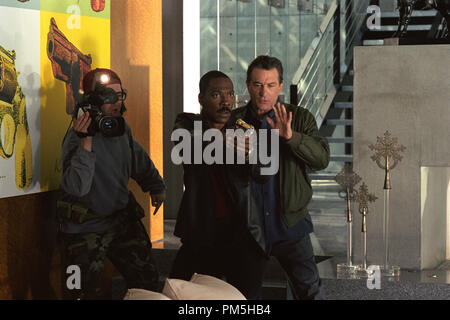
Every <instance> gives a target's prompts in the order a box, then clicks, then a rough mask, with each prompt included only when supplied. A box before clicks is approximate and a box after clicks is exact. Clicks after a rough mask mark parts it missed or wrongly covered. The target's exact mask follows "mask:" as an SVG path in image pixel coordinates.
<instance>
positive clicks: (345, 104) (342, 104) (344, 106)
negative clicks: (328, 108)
mask: <svg viewBox="0 0 450 320" xmlns="http://www.w3.org/2000/svg"><path fill="white" fill-rule="evenodd" d="M334 107H335V108H340V109H353V102H335V103H334Z"/></svg>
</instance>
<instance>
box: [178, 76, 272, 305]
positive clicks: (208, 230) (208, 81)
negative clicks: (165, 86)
mask: <svg viewBox="0 0 450 320" xmlns="http://www.w3.org/2000/svg"><path fill="white" fill-rule="evenodd" d="M198 100H199V102H200V105H201V106H202V110H201V113H200V114H193V113H182V114H179V115H178V117H177V119H176V122H175V127H174V132H173V136H174V135H175V134H176V133H180V137H181V136H182V135H183V133H185V134H186V135H187V138H186V140H187V141H185V140H184V139H183V141H179V142H178V143H176V146H175V147H174V150H175V151H173V152H172V160H174V152H175V153H177V151H180V150H179V146H181V145H182V144H184V143H186V142H188V145H190V146H191V147H192V149H193V150H191V149H189V150H183V153H185V154H183V156H186V154H187V153H189V152H190V156H187V157H186V158H185V161H183V169H184V187H185V190H184V194H183V198H182V201H181V205H180V209H179V212H178V217H177V222H176V226H175V232H174V233H175V235H176V236H178V237H180V238H181V241H182V246H181V248H180V249H179V251H178V253H177V256H176V258H175V261H174V264H173V267H172V270H171V273H170V277H171V278H180V279H184V280H190V278H191V276H192V275H193V274H194V272H196V273H201V274H208V275H212V276H215V277H218V278H221V277H225V279H226V281H227V282H229V283H230V284H232V285H233V286H235V287H236V288H237V289H238V290H240V291H241V292H242V293H243V294H244V295H245V296H246V297H247V299H256V298H258V297H259V296H260V292H259V291H260V287H259V286H258V284H259V280H260V279H259V275H257V274H255V273H254V272H253V269H254V267H255V266H258V265H260V264H262V263H263V262H262V260H265V259H266V256H265V254H264V252H263V250H261V248H260V246H258V243H257V242H263V239H262V235H261V234H260V229H258V228H254V229H251V227H250V228H249V226H252V225H255V226H256V225H259V222H253V223H249V221H250V222H251V221H252V220H254V217H251V216H250V217H249V216H247V213H248V211H247V205H248V201H249V200H251V199H250V197H249V192H250V188H249V187H250V184H249V181H251V179H252V177H255V179H258V174H257V172H255V171H257V170H258V168H257V167H256V166H250V165H248V164H243V165H228V164H223V163H224V162H223V161H221V160H222V159H221V160H219V162H220V163H216V162H215V163H211V162H210V161H208V160H207V159H205V158H204V153H205V154H206V150H207V149H206V145H207V143H205V142H201V143H202V144H201V145H198V144H197V146H198V148H197V149H196V146H195V144H196V141H195V140H196V139H197V138H200V139H202V136H203V133H204V132H206V130H208V131H209V132H214V130H211V129H215V130H216V131H215V133H216V134H218V135H217V136H218V139H219V140H221V141H219V142H220V144H221V145H222V146H223V145H224V144H225V142H224V141H225V139H224V138H223V137H224V133H225V130H226V129H227V128H230V127H231V125H230V123H231V124H232V123H234V122H235V121H233V120H230V116H231V110H232V108H233V105H234V91H233V83H232V82H231V80H230V79H229V77H228V76H227V75H225V74H224V73H222V72H219V71H210V72H208V73H206V74H205V75H204V76H203V77H202V78H201V80H200V93H199V96H198ZM200 129H201V130H200ZM199 135H200V137H199ZM173 136H172V140H175V139H174V138H173ZM197 141H198V140H197ZM208 144H209V143H208ZM174 162H176V163H177V162H178V161H174ZM180 162H181V161H180ZM178 163H179V162H178Z"/></svg>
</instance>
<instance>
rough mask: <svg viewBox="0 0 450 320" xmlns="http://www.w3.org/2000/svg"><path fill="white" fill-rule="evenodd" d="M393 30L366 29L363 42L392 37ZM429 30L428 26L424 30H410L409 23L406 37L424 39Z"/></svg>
mask: <svg viewBox="0 0 450 320" xmlns="http://www.w3.org/2000/svg"><path fill="white" fill-rule="evenodd" d="M396 30H397V29H395V31H396ZM395 31H394V30H387V31H385V30H380V31H377V30H373V31H368V32H366V33H364V36H363V42H364V41H365V40H380V39H387V38H392V37H393V35H394V32H395ZM429 31H430V28H428V29H424V30H412V26H411V25H410V26H408V37H410V38H423V39H426V37H427V35H428V32H429Z"/></svg>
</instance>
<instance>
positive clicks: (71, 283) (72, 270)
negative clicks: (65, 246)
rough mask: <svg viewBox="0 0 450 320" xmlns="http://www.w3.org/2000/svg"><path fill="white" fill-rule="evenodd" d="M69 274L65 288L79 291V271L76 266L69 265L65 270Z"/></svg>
mask: <svg viewBox="0 0 450 320" xmlns="http://www.w3.org/2000/svg"><path fill="white" fill-rule="evenodd" d="M66 273H67V274H69V276H68V277H67V280H66V286H67V289H69V290H74V289H78V290H79V289H81V269H80V267H79V266H77V265H70V266H68V267H67V269H66Z"/></svg>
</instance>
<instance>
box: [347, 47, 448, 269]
mask: <svg viewBox="0 0 450 320" xmlns="http://www.w3.org/2000/svg"><path fill="white" fill-rule="evenodd" d="M449 65H450V45H433V46H428V45H424V46H379V47H356V48H355V59H354V70H355V78H354V170H355V172H357V173H358V174H359V175H360V176H361V177H362V179H363V181H365V182H366V184H367V185H368V188H369V191H371V192H373V193H375V195H376V196H377V197H378V200H377V201H376V202H375V204H372V205H371V213H370V214H369V217H368V251H369V252H368V258H369V262H371V263H378V264H381V263H382V262H383V256H384V246H383V238H382V225H383V223H382V222H383V183H384V171H383V170H382V169H379V168H378V166H377V165H376V163H375V162H373V161H372V160H371V159H370V157H371V155H372V154H373V152H372V151H371V150H370V149H369V148H368V146H369V145H370V144H375V143H376V141H377V136H379V137H382V136H383V134H384V132H385V131H386V130H389V132H390V133H391V134H392V136H394V137H398V141H399V143H400V144H402V145H404V146H405V147H406V148H407V149H406V151H405V152H404V153H403V160H402V161H401V162H400V163H399V164H398V166H397V167H396V168H395V169H394V170H393V171H392V174H391V183H392V190H391V202H390V205H391V213H390V214H391V224H390V230H391V237H390V251H391V262H392V263H394V264H398V265H400V266H401V267H403V268H412V269H420V268H421V267H423V266H424V264H423V263H422V261H421V260H422V258H424V257H425V256H426V253H425V251H426V250H434V249H433V248H431V246H432V245H431V244H430V241H426V239H423V236H424V234H422V232H423V231H424V228H425V229H426V226H427V223H429V222H430V221H427V220H426V219H427V218H428V217H433V216H436V217H437V216H439V215H440V218H439V219H440V220H439V221H434V222H432V225H436V224H437V223H441V224H445V223H446V222H445V221H444V218H443V216H442V214H441V213H435V209H436V208H439V207H441V206H442V205H443V204H439V205H432V206H430V208H431V209H430V210H432V211H433V212H432V213H431V212H427V213H426V214H425V215H424V216H422V212H421V192H422V184H421V167H424V166H427V167H436V166H437V167H450V143H449V141H450V129H449V128H450V126H449V123H450V90H449V87H450V68H449V67H448V66H449ZM428 177H429V179H431V180H430V183H431V184H432V185H433V184H434V183H435V181H434V180H435V179H434V178H433V175H431V176H428ZM439 185H443V184H442V183H441V182H439ZM439 185H433V190H436V189H439V188H440V187H439ZM442 188H444V186H442ZM442 192H443V191H442ZM437 211H439V210H437V209H436V212H437ZM360 223H361V217H360V215H359V214H355V222H354V225H355V226H356V227H355V228H354V239H355V240H356V241H355V253H356V255H357V256H358V254H359V253H360V252H361V249H360V247H361V244H360V243H359V242H360V241H358V240H359V239H360V232H359V230H360V228H359V227H358V225H359V224H360ZM429 232H431V230H430V231H428V233H429ZM425 235H426V232H425ZM422 240H423V241H422ZM439 245H441V244H439ZM422 253H423V254H422ZM359 256H360V254H359Z"/></svg>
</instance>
